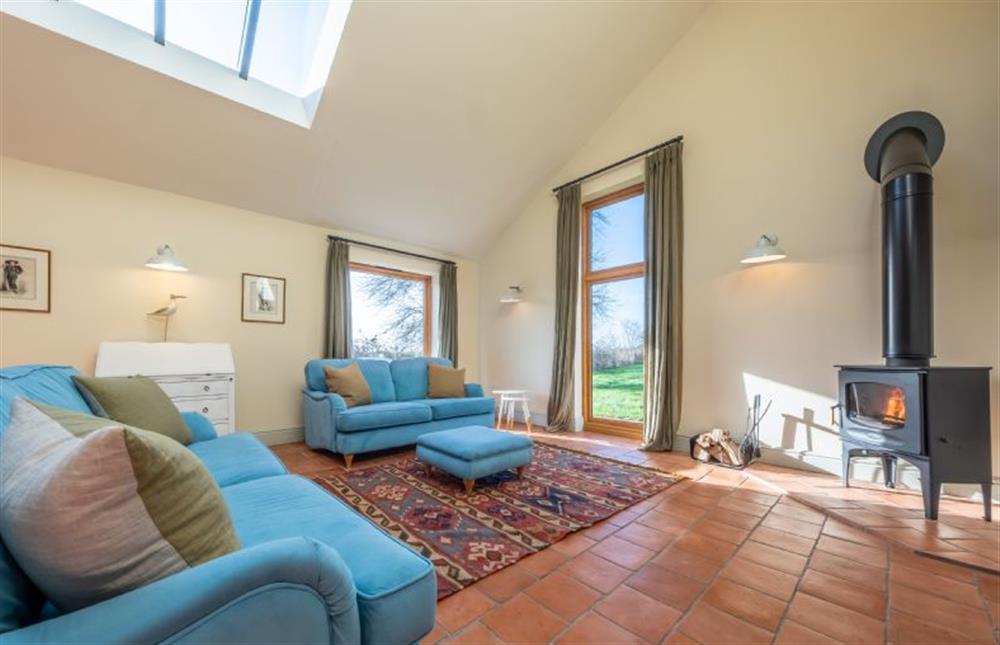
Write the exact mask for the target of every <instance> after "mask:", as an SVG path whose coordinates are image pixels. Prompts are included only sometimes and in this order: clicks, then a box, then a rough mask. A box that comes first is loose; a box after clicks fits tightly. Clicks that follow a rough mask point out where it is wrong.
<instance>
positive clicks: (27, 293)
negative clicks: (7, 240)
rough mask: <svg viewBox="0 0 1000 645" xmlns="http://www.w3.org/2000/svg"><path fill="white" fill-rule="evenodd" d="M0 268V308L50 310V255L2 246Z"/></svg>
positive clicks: (24, 248)
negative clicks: (0, 273) (0, 270)
mask: <svg viewBox="0 0 1000 645" xmlns="http://www.w3.org/2000/svg"><path fill="white" fill-rule="evenodd" d="M0 266H2V267H3V274H2V276H0V277H2V282H0V309H9V310H12V311H34V312H37V313H45V314H47V313H49V311H51V309H52V301H51V293H50V292H51V290H52V273H51V270H52V254H51V252H49V251H46V250H45V249H33V248H31V247H27V246H13V245H11V244H0Z"/></svg>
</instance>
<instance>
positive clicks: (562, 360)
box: [548, 184, 580, 432]
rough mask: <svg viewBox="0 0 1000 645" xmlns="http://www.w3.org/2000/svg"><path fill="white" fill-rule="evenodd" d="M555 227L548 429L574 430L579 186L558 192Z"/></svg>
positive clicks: (578, 275) (578, 272) (578, 262)
mask: <svg viewBox="0 0 1000 645" xmlns="http://www.w3.org/2000/svg"><path fill="white" fill-rule="evenodd" d="M556 197H557V199H558V200H559V213H558V221H557V223H556V326H555V344H554V347H553V351H552V384H551V386H550V387H549V405H548V424H549V425H548V429H549V431H550V432H560V431H564V430H570V429H572V428H573V416H574V414H573V413H574V410H573V408H574V399H573V389H574V388H573V386H574V378H573V358H574V352H575V351H576V313H577V312H576V302H577V285H578V282H579V280H580V185H579V184H574V185H572V186H567V187H566V188H563V189H561V190H560V191H559V192H558V193H557V195H556Z"/></svg>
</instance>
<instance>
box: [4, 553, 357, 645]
mask: <svg viewBox="0 0 1000 645" xmlns="http://www.w3.org/2000/svg"><path fill="white" fill-rule="evenodd" d="M165 640H170V641H171V642H191V643H195V642H221V641H226V642H240V643H266V642H271V643H303V642H329V643H338V644H339V643H358V642H360V640H361V624H360V622H359V618H358V606H357V591H356V590H355V587H354V580H353V578H352V577H351V572H350V570H349V569H348V568H347V565H346V564H344V561H343V560H342V559H341V557H340V554H338V553H337V552H336V551H335V550H334V549H332V548H331V547H329V546H327V545H325V544H321V543H319V542H316V541H315V540H312V539H310V538H305V537H296V538H287V539H283V540H275V541H273V542H267V543H264V544H260V545H258V546H255V547H252V548H249V549H243V550H241V551H237V552H236V553H231V554H229V555H227V556H223V557H221V558H217V559H215V560H212V561H211V562H207V563H205V564H203V565H200V566H197V567H194V568H193V569H187V570H185V571H182V572H181V573H178V574H175V575H173V576H170V577H168V578H164V579H162V580H158V581H156V582H154V583H152V584H149V585H146V586H145V587H141V588H139V589H135V590H133V591H131V592H129V593H125V594H122V595H120V596H117V597H115V598H111V599H109V600H105V601H104V602H101V603H98V604H96V605H91V606H90V607H86V608H84V609H80V610H78V611H74V612H72V613H69V614H64V615H62V616H58V617H56V618H53V619H51V620H47V621H44V622H41V623H37V624H35V625H31V626H30V627H25V628H24V629H19V630H16V631H12V632H7V633H5V634H3V635H2V636H0V643H2V644H4V645H6V644H7V643H159V642H163V641H165Z"/></svg>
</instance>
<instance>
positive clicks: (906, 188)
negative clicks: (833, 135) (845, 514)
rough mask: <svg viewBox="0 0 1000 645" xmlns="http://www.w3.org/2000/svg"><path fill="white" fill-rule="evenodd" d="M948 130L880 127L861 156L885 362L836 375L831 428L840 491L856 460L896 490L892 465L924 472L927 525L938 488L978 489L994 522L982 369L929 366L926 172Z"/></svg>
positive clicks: (932, 121)
mask: <svg viewBox="0 0 1000 645" xmlns="http://www.w3.org/2000/svg"><path fill="white" fill-rule="evenodd" d="M943 148H944V129H943V128H942V126H941V123H940V122H939V121H938V120H937V119H936V118H935V117H934V116H933V115H931V114H928V113H927V112H905V113H903V114H899V115H896V116H894V117H893V118H891V119H889V120H888V121H886V122H885V123H883V124H882V125H881V126H880V127H879V128H878V130H876V131H875V134H873V135H872V137H871V139H870V140H869V142H868V147H867V149H866V150H865V167H866V169H867V170H868V174H869V175H871V177H872V179H874V180H875V181H878V182H880V183H881V185H882V355H883V356H884V357H885V365H884V366H882V365H874V366H873V365H868V366H865V365H839V366H838V368H839V369H840V377H839V394H838V399H839V403H838V404H837V405H835V406H834V424H836V425H839V426H840V436H841V440H842V442H843V467H844V485H845V486H847V485H848V484H849V471H850V461H851V458H853V457H861V456H865V457H879V458H881V460H882V469H883V473H884V478H885V484H886V486H889V487H894V486H895V479H896V463H897V459H904V460H906V461H908V462H910V463H911V464H913V465H914V466H915V467H916V468H917V469H918V470H919V471H920V484H921V488H922V489H923V497H924V515H925V517H927V518H928V519H937V512H938V499H939V495H940V490H941V484H942V483H944V482H950V483H971V484H980V486H981V487H982V490H983V503H984V508H985V514H984V515H985V518H986V520H987V521H989V520H990V519H991V518H990V487H991V484H992V481H991V476H992V470H991V464H990V398H989V368H988V367H936V366H934V367H932V366H931V365H930V359H931V358H932V357H933V356H934V325H933V321H934V318H933V306H932V304H933V273H932V266H933V264H932V237H933V236H932V223H933V222H932V215H933V196H934V189H933V173H932V171H931V167H932V166H933V165H934V162H936V161H937V159H938V157H939V156H940V155H941V151H942V149H943Z"/></svg>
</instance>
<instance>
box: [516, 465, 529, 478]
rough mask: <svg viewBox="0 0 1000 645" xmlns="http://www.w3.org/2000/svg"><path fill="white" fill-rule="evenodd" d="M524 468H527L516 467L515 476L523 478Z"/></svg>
mask: <svg viewBox="0 0 1000 645" xmlns="http://www.w3.org/2000/svg"><path fill="white" fill-rule="evenodd" d="M525 468H527V466H518V467H517V476H518V477H522V476H524V469H525Z"/></svg>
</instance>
